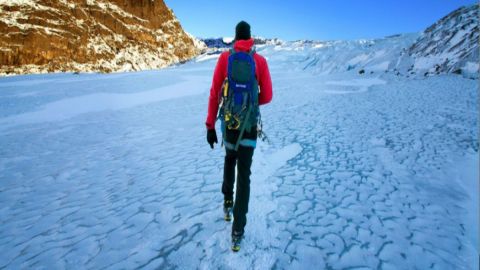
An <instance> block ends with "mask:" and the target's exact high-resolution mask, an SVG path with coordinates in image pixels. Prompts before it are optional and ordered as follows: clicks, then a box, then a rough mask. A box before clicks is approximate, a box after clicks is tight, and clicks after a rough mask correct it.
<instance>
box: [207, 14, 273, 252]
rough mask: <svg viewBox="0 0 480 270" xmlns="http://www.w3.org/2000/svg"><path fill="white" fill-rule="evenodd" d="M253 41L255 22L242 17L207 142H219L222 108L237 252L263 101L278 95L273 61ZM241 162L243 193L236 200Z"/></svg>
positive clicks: (227, 197) (216, 86) (220, 70)
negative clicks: (272, 75)
mask: <svg viewBox="0 0 480 270" xmlns="http://www.w3.org/2000/svg"><path fill="white" fill-rule="evenodd" d="M253 45H254V40H253V38H252V37H251V34H250V25H249V24H248V23H246V22H244V21H241V22H239V23H238V24H237V26H236V27H235V40H234V43H233V48H232V49H231V50H229V51H225V52H223V53H222V54H221V55H220V57H219V59H218V62H217V65H216V67H215V72H214V75H213V81H212V87H211V89H210V97H209V102H208V115H207V121H206V125H207V141H208V143H209V144H210V147H211V148H212V149H213V144H214V143H218V140H217V134H216V131H215V121H216V119H217V113H219V114H218V119H220V120H221V123H222V136H223V144H224V145H225V150H226V155H225V165H224V172H223V184H222V193H223V196H224V203H223V210H224V214H225V220H226V221H230V220H231V213H232V210H233V224H232V234H231V235H232V250H233V251H238V250H240V242H241V240H242V238H243V235H244V228H245V225H246V223H247V217H246V214H247V212H248V200H249V197H250V167H251V165H252V157H253V151H254V149H255V146H256V141H257V135H261V129H260V128H261V125H259V124H258V123H259V122H260V119H259V118H260V111H259V105H263V104H267V103H269V102H270V101H271V100H272V81H271V78H270V72H269V70H268V65H267V61H266V60H265V58H264V57H263V56H261V55H259V54H257V53H256V52H255V50H254V47H253ZM220 103H222V104H221V106H220ZM219 107H220V111H219ZM260 123H261V122H260ZM257 129H258V130H257ZM257 133H258V134H257ZM235 167H237V189H236V190H237V192H236V196H235V201H234V200H233V185H234V183H235Z"/></svg>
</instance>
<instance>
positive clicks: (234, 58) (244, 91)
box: [218, 49, 260, 151]
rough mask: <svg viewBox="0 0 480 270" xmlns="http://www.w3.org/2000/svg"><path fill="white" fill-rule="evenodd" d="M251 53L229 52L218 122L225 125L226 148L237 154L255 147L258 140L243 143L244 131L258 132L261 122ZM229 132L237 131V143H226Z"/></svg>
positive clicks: (224, 139) (224, 138)
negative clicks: (243, 147) (241, 147)
mask: <svg viewBox="0 0 480 270" xmlns="http://www.w3.org/2000/svg"><path fill="white" fill-rule="evenodd" d="M254 54H255V51H254V50H253V49H252V50H251V51H250V52H249V53H246V52H236V51H235V50H234V49H231V50H230V56H229V58H228V73H227V74H228V75H227V78H226V79H225V81H224V82H223V86H222V97H221V103H220V104H221V105H220V111H219V115H218V119H220V120H221V123H222V133H223V143H224V144H225V147H226V148H228V149H230V150H234V151H237V150H238V147H239V145H242V146H249V147H255V146H256V140H251V139H243V138H242V136H243V133H244V132H245V131H247V132H251V131H252V129H253V128H257V124H258V122H259V118H260V109H259V105H258V92H259V88H258V82H257V79H256V77H255V61H254V59H253V55H254ZM226 130H238V131H239V136H238V140H237V142H236V143H232V142H227V141H226V135H225V134H226Z"/></svg>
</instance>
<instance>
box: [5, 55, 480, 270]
mask: <svg viewBox="0 0 480 270" xmlns="http://www.w3.org/2000/svg"><path fill="white" fill-rule="evenodd" d="M214 63H215V61H214V60H206V61H202V62H198V63H193V62H192V63H189V64H186V65H183V66H180V67H175V68H169V69H166V70H162V71H150V72H139V73H124V74H111V75H96V74H82V75H71V74H63V75H61V74H56V75H40V76H18V77H11V78H2V79H0V103H1V104H2V106H0V117H1V118H0V123H1V124H2V126H1V127H0V137H1V141H0V181H1V182H0V183H1V184H0V216H1V217H2V219H1V220H0V248H1V251H2V252H1V253H0V268H6V269H23V268H47V269H64V268H66V269H72V268H85V269H119V268H126V269H133V268H145V269H155V268H175V267H179V268H182V269H193V268H201V269H213V268H222V269H230V268H231V269H251V268H254V269H268V268H280V269H282V268H288V269H308V268H315V269H324V268H325V269H472V268H474V267H476V266H478V249H477V245H478V230H477V226H478V193H477V192H476V191H477V190H478V183H477V182H476V180H477V178H478V140H477V138H478V126H477V121H478V116H477V114H478V105H477V100H478V93H477V87H478V81H473V80H466V79H463V78H461V77H457V76H439V77H429V78H427V79H416V80H408V79H405V78H398V77H394V76H391V75H382V76H378V75H376V76H373V75H365V76H363V77H362V76H358V75H356V74H353V73H345V74H337V75H322V76H318V75H312V74H308V73H300V72H297V73H295V72H286V71H283V70H280V69H277V68H275V63H273V64H272V77H273V80H274V91H275V93H274V100H273V103H271V104H270V105H267V106H265V107H263V108H262V119H263V121H264V124H265V131H266V132H267V135H268V137H269V139H270V143H269V144H267V143H259V146H258V149H257V150H256V152H255V155H254V164H253V167H252V172H253V174H252V177H251V192H252V193H251V198H250V207H249V213H248V216H247V218H248V224H247V227H246V238H245V241H244V244H243V246H242V250H241V251H240V252H239V253H238V254H234V253H232V252H231V251H230V242H229V233H230V224H229V223H225V221H223V219H222V213H221V203H222V199H223V198H222V195H221V193H220V186H221V177H222V166H223V155H224V154H223V149H218V147H216V149H215V150H214V151H212V150H210V149H209V146H208V145H207V144H206V142H205V127H204V124H203V123H204V120H205V114H206V106H207V95H208V88H209V81H210V79H211V78H210V76H211V72H212V70H213V65H214Z"/></svg>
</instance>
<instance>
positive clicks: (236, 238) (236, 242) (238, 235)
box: [232, 231, 243, 252]
mask: <svg viewBox="0 0 480 270" xmlns="http://www.w3.org/2000/svg"><path fill="white" fill-rule="evenodd" d="M242 239H243V232H237V231H233V232H232V250H233V252H238V251H239V250H240V243H241V242H242Z"/></svg>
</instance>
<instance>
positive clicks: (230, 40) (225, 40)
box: [222, 37, 235, 44]
mask: <svg viewBox="0 0 480 270" xmlns="http://www.w3.org/2000/svg"><path fill="white" fill-rule="evenodd" d="M234 39H235V38H233V37H223V38H222V40H223V42H224V43H227V44H229V43H232V42H233V40H234Z"/></svg>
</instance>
